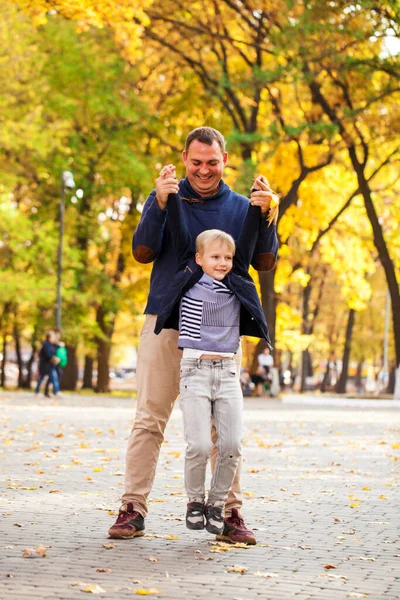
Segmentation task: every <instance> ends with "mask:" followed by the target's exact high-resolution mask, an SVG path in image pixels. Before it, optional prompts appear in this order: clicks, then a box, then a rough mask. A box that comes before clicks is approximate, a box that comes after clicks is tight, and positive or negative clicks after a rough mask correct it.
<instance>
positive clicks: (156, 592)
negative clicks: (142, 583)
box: [134, 588, 161, 596]
mask: <svg viewBox="0 0 400 600" xmlns="http://www.w3.org/2000/svg"><path fill="white" fill-rule="evenodd" d="M134 594H137V595H138V596H151V595H159V594H161V592H160V590H156V588H150V589H149V590H145V589H140V590H135V591H134Z"/></svg>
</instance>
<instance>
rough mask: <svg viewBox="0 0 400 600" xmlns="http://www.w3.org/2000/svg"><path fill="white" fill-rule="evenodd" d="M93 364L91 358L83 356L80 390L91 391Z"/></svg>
mask: <svg viewBox="0 0 400 600" xmlns="http://www.w3.org/2000/svg"><path fill="white" fill-rule="evenodd" d="M93 363H94V359H93V358H92V357H91V356H88V355H86V356H85V366H84V368H83V381H82V389H89V390H92V389H93Z"/></svg>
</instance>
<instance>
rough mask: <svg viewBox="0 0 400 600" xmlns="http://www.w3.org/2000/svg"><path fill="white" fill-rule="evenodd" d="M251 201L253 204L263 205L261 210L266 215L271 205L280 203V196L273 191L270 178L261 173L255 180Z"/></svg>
mask: <svg viewBox="0 0 400 600" xmlns="http://www.w3.org/2000/svg"><path fill="white" fill-rule="evenodd" d="M250 203H251V204H252V205H253V206H261V212H262V213H263V214H264V215H265V214H266V213H267V212H268V211H269V209H270V207H271V203H272V206H277V205H278V204H279V197H278V195H277V194H275V192H273V191H272V189H271V187H270V185H269V183H268V179H267V178H266V177H264V175H259V176H258V177H256V179H255V180H254V182H253V185H252V188H251V196H250Z"/></svg>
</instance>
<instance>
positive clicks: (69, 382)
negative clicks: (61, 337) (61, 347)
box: [61, 345, 78, 392]
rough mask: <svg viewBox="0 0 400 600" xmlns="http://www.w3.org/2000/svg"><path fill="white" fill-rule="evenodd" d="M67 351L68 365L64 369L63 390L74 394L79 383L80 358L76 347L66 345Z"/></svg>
mask: <svg viewBox="0 0 400 600" xmlns="http://www.w3.org/2000/svg"><path fill="white" fill-rule="evenodd" d="M66 349H67V352H68V364H67V366H66V367H65V369H64V375H63V378H62V382H61V383H62V386H61V389H63V390H71V391H73V392H74V391H75V390H76V386H77V383H78V357H77V355H76V346H68V345H66Z"/></svg>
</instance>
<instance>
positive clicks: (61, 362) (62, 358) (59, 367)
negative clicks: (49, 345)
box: [44, 330, 68, 398]
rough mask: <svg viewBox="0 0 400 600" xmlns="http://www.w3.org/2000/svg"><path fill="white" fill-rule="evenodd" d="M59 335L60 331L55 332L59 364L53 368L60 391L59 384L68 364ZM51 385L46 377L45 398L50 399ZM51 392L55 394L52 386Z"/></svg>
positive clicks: (66, 353)
mask: <svg viewBox="0 0 400 600" xmlns="http://www.w3.org/2000/svg"><path fill="white" fill-rule="evenodd" d="M60 335H61V333H60V331H59V330H56V331H55V337H56V347H57V350H56V357H57V358H58V359H59V363H58V364H56V365H55V368H56V371H57V375H58V386H59V389H61V383H62V378H63V375H64V369H65V367H66V366H67V364H68V352H67V349H66V347H65V344H64V342H62V341H61V340H60ZM51 383H52V382H51V381H50V377H48V379H47V382H46V388H45V391H44V395H45V396H46V397H47V398H50V384H51ZM53 392H54V393H55V391H54V386H53Z"/></svg>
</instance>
